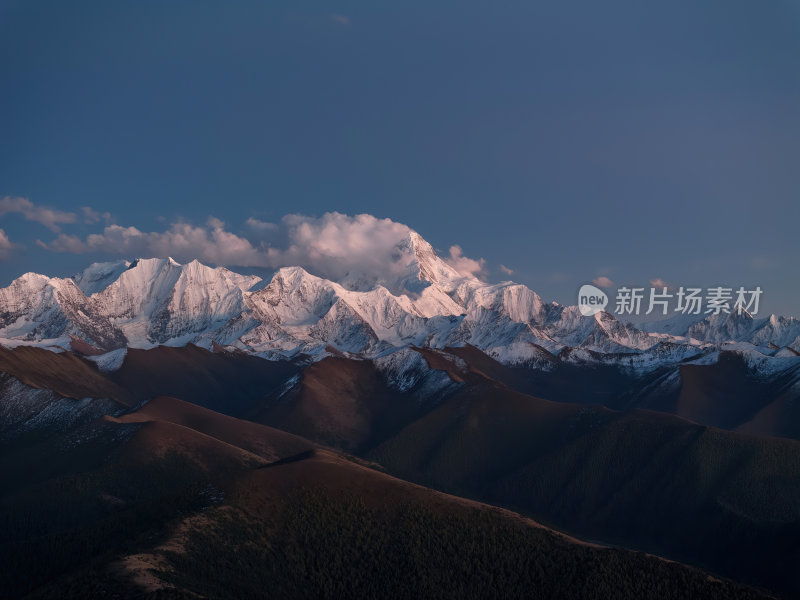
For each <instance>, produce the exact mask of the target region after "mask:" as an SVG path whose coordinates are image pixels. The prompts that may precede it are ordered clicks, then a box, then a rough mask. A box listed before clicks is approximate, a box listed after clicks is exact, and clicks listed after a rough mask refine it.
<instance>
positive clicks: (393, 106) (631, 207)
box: [0, 0, 800, 315]
mask: <svg viewBox="0 0 800 600" xmlns="http://www.w3.org/2000/svg"><path fill="white" fill-rule="evenodd" d="M799 162H800V2H798V1H791V2H789V1H778V0H773V1H770V2H756V1H750V2H737V1H735V0H724V1H718V2H717V1H705V0H694V1H686V2H683V1H669V2H666V1H664V2H645V1H641V0H637V1H630V2H619V1H609V2H604V3H599V2H592V1H583V2H577V1H560V2H531V1H530V0H528V1H524V2H485V3H484V2H433V1H430V0H429V1H425V2H404V3H392V4H389V3H383V2H374V1H372V2H330V1H328V2H301V1H295V2H279V1H271V2H261V1H259V2H244V1H235V0H230V1H226V2H206V1H202V0H193V1H191V2H190V1H179V0H173V1H169V2H164V1H162V0H159V1H147V0H141V1H136V2H134V1H130V2H116V1H113V0H103V1H97V2H82V1H79V0H78V1H73V2H37V1H35V0H24V1H9V0H5V1H4V2H2V4H0V198H3V199H5V204H0V212H3V207H5V209H4V213H5V214H2V215H0V228H2V229H3V231H4V232H5V235H6V237H7V238H8V239H9V243H10V244H13V246H11V247H7V248H0V257H2V258H3V259H4V260H3V261H2V262H0V283H2V284H3V285H5V284H7V283H8V282H9V281H10V280H11V279H13V278H14V277H16V276H18V275H20V274H21V273H23V272H26V271H31V270H33V271H39V272H46V273H48V274H52V275H68V274H71V273H73V272H75V271H76V270H78V269H80V268H81V267H82V266H84V265H86V264H88V263H89V262H92V261H94V260H110V259H112V258H116V255H115V253H116V251H124V250H127V249H128V247H124V246H122V247H121V246H115V245H114V244H113V239H114V238H109V239H110V240H111V241H108V242H107V243H105V244H95V245H94V246H91V245H87V244H86V239H87V236H88V235H91V234H98V235H100V234H103V231H104V228H105V227H108V226H111V225H115V226H118V227H119V228H129V227H135V228H136V230H137V231H140V232H143V233H147V234H162V233H163V232H169V231H175V228H176V227H190V228H192V229H191V230H192V231H195V230H203V231H205V232H206V233H207V235H208V236H209V239H212V238H213V232H214V231H215V229H219V230H220V231H224V232H225V233H230V234H231V235H234V236H236V237H238V238H242V239H248V240H251V241H253V243H255V242H256V241H257V240H256V238H257V235H256V233H255V232H254V229H253V227H252V226H248V225H247V221H248V219H255V220H257V221H259V222H271V223H279V222H280V221H281V218H282V217H283V216H284V215H286V214H293V213H299V214H303V215H308V216H310V217H322V215H324V214H325V213H327V212H332V211H336V212H340V213H344V214H348V215H356V214H361V213H368V214H371V215H375V216H377V217H380V218H390V219H392V220H394V221H397V222H400V223H405V224H407V225H408V226H410V227H412V228H414V229H415V230H417V231H419V232H420V233H421V234H422V235H423V236H424V237H425V238H426V239H427V240H428V241H430V242H431V243H432V244H433V245H434V246H435V247H437V248H439V249H441V250H442V251H443V253H444V254H447V253H448V252H449V248H450V247H451V246H453V245H459V246H460V247H461V248H463V253H464V255H466V256H467V257H471V258H473V259H479V258H482V259H484V260H485V263H484V269H485V277H487V278H488V279H489V280H492V281H498V280H501V279H507V278H509V276H508V275H506V274H505V273H503V272H502V271H501V270H500V265H501V264H502V265H505V266H506V267H508V268H510V269H511V270H513V271H514V273H513V274H512V275H511V276H510V277H511V278H512V279H514V280H516V281H520V282H523V283H525V284H527V285H530V286H531V287H532V288H534V289H535V290H537V291H538V292H539V293H540V294H541V295H543V296H544V297H545V298H546V299H548V300H551V299H552V300H558V301H561V302H570V303H574V301H575V299H574V295H575V293H576V291H577V288H578V287H579V285H580V284H581V283H583V282H586V281H591V280H592V279H595V278H598V277H600V276H605V277H608V278H609V279H611V280H613V282H615V284H620V285H621V284H641V285H647V282H648V281H649V280H651V279H654V278H660V279H662V280H664V281H666V282H668V283H671V284H674V285H700V286H704V287H708V286H716V285H730V286H738V285H746V286H754V285H760V286H761V287H762V288H763V289H764V290H765V292H764V295H763V303H764V304H763V310H769V311H774V312H779V313H784V314H795V315H798V314H800V302H798V297H800V296H799V295H800V281H798V273H799V272H800V270H799V269H798V267H797V256H798V252H799V251H800V242H798V239H799V237H798V235H797V231H798V223H799V222H800V220H799V219H798V217H800V208H798V206H800V164H798V163H799ZM20 198H22V199H26V200H27V201H28V202H30V203H31V205H32V208H31V207H30V206H28V205H23V204H21V203H20V200H19V199H20ZM84 206H86V207H91V209H92V210H93V211H95V212H96V213H97V214H94V213H85V212H83V211H82V209H81V207H84ZM26 207H27V208H26ZM43 208H47V209H51V212H50V213H45V212H42V210H43ZM52 211H61V213H64V214H62V215H61V216H62V217H63V218H62V219H61V220H59V217H58V215H59V214H60V213H58V212H52ZM104 213H108V214H107V215H105V216H104ZM54 215H55V216H54ZM65 215H67V216H65ZM68 215H74V217H70V216H68ZM87 216H88V218H87ZM210 217H214V218H215V219H218V220H221V221H223V222H224V226H222V227H221V228H219V227H217V226H218V225H219V223H218V222H217V221H209V218H210ZM53 219H55V221H54V220H53ZM65 221H66V222H65ZM69 221H71V222H69ZM87 221H90V222H87ZM251 223H252V222H251ZM59 235H63V236H66V237H65V238H62V243H56V244H54V243H53V241H54V240H57V238H58V236H59ZM254 236H255V237H254ZM65 239H69V240H73V242H75V240H77V241H79V242H81V243H82V244H83V245H82V246H81V245H80V244H78V243H77V242H75V243H72V244H69V243H66V242H64V241H63V240H65ZM163 239H164V238H163V237H161V238H159V237H152V236H151V237H146V238H143V240H142V242H141V243H142V244H145V246H144V248H145V251H146V250H147V249H150V250H151V252H152V253H153V254H156V253H158V251H159V250H162V249H163V248H164V244H161V245H158V244H156V245H154V246H152V247H150V246H147V245H146V244H147V243H150V242H151V241H152V240H162V241H163ZM37 240H40V241H41V242H42V244H37ZM0 245H3V244H2V243H0ZM137 248H138V247H137ZM129 258H132V257H129Z"/></svg>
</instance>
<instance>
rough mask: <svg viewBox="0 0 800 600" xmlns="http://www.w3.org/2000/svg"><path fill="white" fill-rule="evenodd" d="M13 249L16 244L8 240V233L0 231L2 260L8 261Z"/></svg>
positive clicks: (0, 255)
mask: <svg viewBox="0 0 800 600" xmlns="http://www.w3.org/2000/svg"><path fill="white" fill-rule="evenodd" d="M13 248H14V244H12V243H11V240H9V239H8V236H7V235H6V232H5V231H3V230H2V229H0V260H7V259H8V258H9V256H11V250H12V249H13Z"/></svg>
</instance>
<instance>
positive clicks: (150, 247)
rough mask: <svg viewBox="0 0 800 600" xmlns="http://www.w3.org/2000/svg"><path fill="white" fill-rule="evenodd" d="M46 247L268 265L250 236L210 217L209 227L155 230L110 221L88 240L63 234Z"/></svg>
mask: <svg viewBox="0 0 800 600" xmlns="http://www.w3.org/2000/svg"><path fill="white" fill-rule="evenodd" d="M46 247H47V248H49V249H50V250H54V251H56V252H72V253H83V252H98V251H99V252H107V253H110V254H122V255H125V256H131V257H134V256H161V257H166V256H173V257H176V258H179V259H182V260H190V259H194V258H197V259H198V260H200V261H204V262H210V263H214V264H220V265H224V264H229V265H239V266H243V267H250V266H264V265H263V263H264V260H263V253H261V252H259V250H258V249H257V248H255V247H254V246H253V245H252V244H251V243H250V242H249V241H248V240H247V239H245V238H242V237H239V236H237V235H236V234H234V233H230V232H228V231H225V229H224V224H223V223H222V222H221V221H219V220H217V219H214V220H210V222H209V224H208V226H207V227H196V226H193V225H189V224H188V223H175V224H173V225H172V226H171V227H170V228H169V229H168V230H167V231H164V232H151V233H146V232H143V231H140V230H139V229H137V228H136V227H122V226H120V225H109V226H108V227H106V228H105V229H104V230H103V233H94V234H91V235H89V236H88V237H87V238H86V239H85V240H81V239H80V238H78V237H76V236H74V235H65V234H61V235H59V236H58V237H57V238H56V239H55V240H53V241H52V242H50V243H49V244H46Z"/></svg>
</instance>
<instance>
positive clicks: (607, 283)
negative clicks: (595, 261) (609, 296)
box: [592, 276, 614, 287]
mask: <svg viewBox="0 0 800 600" xmlns="http://www.w3.org/2000/svg"><path fill="white" fill-rule="evenodd" d="M592 283H593V284H595V285H596V286H597V287H612V286H613V285H614V282H613V281H611V280H610V279H609V278H608V277H605V276H602V277H597V278H595V279H592Z"/></svg>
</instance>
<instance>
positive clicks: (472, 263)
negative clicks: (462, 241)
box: [445, 246, 486, 277]
mask: <svg viewBox="0 0 800 600" xmlns="http://www.w3.org/2000/svg"><path fill="white" fill-rule="evenodd" d="M445 261H447V263H448V264H449V265H450V266H451V267H453V268H454V269H455V270H456V271H458V272H459V274H461V275H463V276H465V277H479V276H480V275H483V274H484V265H485V264H486V261H485V260H484V259H482V258H479V259H478V260H475V259H472V258H467V257H466V256H464V252H463V250H462V249H461V246H450V257H449V258H445Z"/></svg>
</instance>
